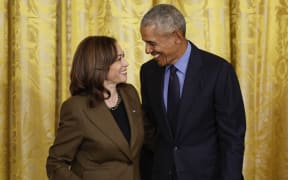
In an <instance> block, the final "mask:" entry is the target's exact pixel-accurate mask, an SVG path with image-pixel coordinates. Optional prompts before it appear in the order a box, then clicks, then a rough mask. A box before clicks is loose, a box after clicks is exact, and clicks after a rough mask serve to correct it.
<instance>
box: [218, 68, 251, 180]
mask: <svg viewBox="0 0 288 180" xmlns="http://www.w3.org/2000/svg"><path fill="white" fill-rule="evenodd" d="M215 108H216V123H217V129H218V137H219V142H220V153H221V179H222V180H241V179H243V176H242V165H243V155H244V140H245V130H246V122H245V110H244V104H243V99H242V94H241V90H240V86H239V82H238V79H237V76H236V73H235V71H234V69H233V67H232V66H231V65H230V64H228V63H224V65H223V66H222V68H221V70H220V71H219V74H218V77H217V84H216V88H215Z"/></svg>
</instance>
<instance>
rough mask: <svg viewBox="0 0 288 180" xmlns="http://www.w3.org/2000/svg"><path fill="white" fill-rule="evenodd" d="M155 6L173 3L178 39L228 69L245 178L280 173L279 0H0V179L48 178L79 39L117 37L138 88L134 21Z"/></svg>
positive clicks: (283, 118) (283, 43)
mask: <svg viewBox="0 0 288 180" xmlns="http://www.w3.org/2000/svg"><path fill="white" fill-rule="evenodd" d="M158 3H170V4H174V5H175V6H177V7H178V8H179V9H180V10H181V11H182V12H183V14H184V15H185V18H186V21H187V38H188V39H190V40H191V41H192V42H194V43H195V44H196V45H197V46H198V47H200V48H203V49H206V50H208V51H211V52H213V53H215V54H218V55H219V56H222V57H224V58H226V59H227V60H228V61H230V62H231V63H232V64H233V65H234V67H235V69H236V71H237V74H238V77H239V80H240V85H241V88H242V92H243V96H244V103H245V107H246V116H247V132H246V147H245V157H244V158H245V159H244V169H243V172H244V175H245V179H246V180H286V179H288V170H287V169H288V164H287V159H288V154H287V153H286V152H287V150H288V141H287V139H288V131H286V130H285V129H286V127H288V28H287V27H288V2H287V0H243V1H242V0H241V1H240V0H219V1H218V0H217V1H215V0H201V1H199V0H194V1H191V0H178V1H177V0H170V1H169V0H161V1H160V0H158V1H157V0H156V1H155V0H103V1H98V0H97V1H94V0H84V1H83V0H63V1H57V0H45V1H42V0H28V1H27V0H25V1H24V0H15V1H8V0H0V25H1V26H0V27H1V28H0V39H1V44H0V77H1V78H0V85H1V88H0V95H1V101H0V146H1V150H0V159H1V161H0V180H2V179H3V180H10V179H11V180H14V179H15V180H16V179H17V180H18V179H19V180H22V179H29V180H38V179H47V177H46V173H45V161H46V158H47V154H48V148H49V146H50V145H51V143H52V142H53V139H54V136H55V128H56V126H57V123H58V120H59V119H58V114H59V107H60V104H61V103H62V102H63V100H64V99H66V98H67V97H68V96H69V91H68V85H69V71H70V67H71V61H72V56H73V53H74V51H75V48H76V46H77V45H78V43H79V42H80V40H82V39H83V38H84V37H85V36H88V35H95V34H97V35H110V36H113V37H115V38H116V39H118V41H119V43H120V45H121V46H122V47H123V49H124V50H125V54H126V56H127V59H128V62H129V72H128V81H129V82H130V83H132V84H134V85H135V86H136V88H137V89H138V90H139V89H140V84H139V68H140V66H141V64H142V63H144V62H146V61H147V60H148V59H149V56H148V55H146V54H145V53H144V43H143V42H142V40H141V36H140V33H139V23H140V20H141V17H142V15H143V14H144V13H145V12H146V11H147V10H148V9H149V8H151V7H152V5H154V4H158Z"/></svg>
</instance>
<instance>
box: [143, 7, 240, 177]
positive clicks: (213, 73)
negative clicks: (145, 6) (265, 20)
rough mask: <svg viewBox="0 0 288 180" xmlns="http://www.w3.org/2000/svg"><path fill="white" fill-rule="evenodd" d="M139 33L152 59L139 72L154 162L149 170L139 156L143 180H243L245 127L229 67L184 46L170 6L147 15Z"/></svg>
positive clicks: (180, 22) (179, 19)
mask: <svg viewBox="0 0 288 180" xmlns="http://www.w3.org/2000/svg"><path fill="white" fill-rule="evenodd" d="M140 31H141V36H142V40H143V41H144V42H145V51H146V53H147V54H151V55H152V56H153V59H152V60H150V61H148V62H146V63H145V64H143V65H142V67H141V72H140V78H141V95H142V103H143V109H144V112H145V114H146V121H145V129H146V143H147V144H149V143H150V144H151V143H152V142H153V144H151V146H150V147H153V148H150V149H151V150H153V157H154V158H153V163H152V162H151V164H150V161H148V159H147V156H146V155H147V154H149V152H148V153H147V151H146V150H145V151H143V152H144V155H143V158H142V175H143V178H144V180H146V179H150V178H147V177H149V176H150V177H151V179H153V180H242V179H243V176H242V165H243V154H244V138H245V129H246V122H245V111H244V105H243V100H242V95H241V91H240V86H239V82H238V79H237V76H236V73H235V71H234V69H233V67H232V65H231V64H229V63H228V62H227V61H225V60H224V59H222V58H221V57H219V56H216V55H214V54H212V53H209V52H206V51H203V50H201V49H199V48H197V47H196V46H195V45H194V44H193V43H192V42H190V41H189V40H187V39H186V38H185V31H186V22H185V19H184V17H183V15H182V14H181V12H179V10H177V9H176V8H175V7H174V6H172V5H168V4H159V5H156V6H154V7H153V8H152V9H150V10H149V11H148V12H147V13H146V14H145V15H144V17H143V19H142V21H141V26H140ZM175 74H176V75H175ZM172 77H173V78H172ZM171 79H172V80H171ZM175 79H176V81H175ZM175 84H176V85H175ZM173 87H174V90H172V89H173ZM175 87H176V88H175ZM175 89H176V90H175ZM174 92H176V95H173V94H175V93H174ZM174 96H175V97H174ZM172 97H173V98H172ZM171 112H172V113H171ZM171 114H173V116H171ZM150 167H152V169H151V170H149V168H150ZM143 172H144V173H143ZM149 172H152V174H149Z"/></svg>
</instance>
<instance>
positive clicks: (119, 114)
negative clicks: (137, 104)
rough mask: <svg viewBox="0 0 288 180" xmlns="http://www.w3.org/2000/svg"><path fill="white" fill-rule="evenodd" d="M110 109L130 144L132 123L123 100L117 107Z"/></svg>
mask: <svg viewBox="0 0 288 180" xmlns="http://www.w3.org/2000/svg"><path fill="white" fill-rule="evenodd" d="M110 111H111V113H112V115H113V116H114V119H115V121H116V122H117V124H118V126H119V128H120V129H121V131H122V133H123V135H124V136H125V138H126V139H127V142H128V144H130V136H131V134H130V125H129V121H128V117H127V113H126V110H125V106H124V103H123V101H121V102H120V104H119V105H118V106H117V107H116V108H115V107H114V108H113V109H110Z"/></svg>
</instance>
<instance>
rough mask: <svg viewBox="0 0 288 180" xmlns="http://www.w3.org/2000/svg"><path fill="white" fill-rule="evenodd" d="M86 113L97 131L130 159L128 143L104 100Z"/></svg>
mask: <svg viewBox="0 0 288 180" xmlns="http://www.w3.org/2000/svg"><path fill="white" fill-rule="evenodd" d="M87 115H88V117H89V119H90V120H91V121H92V122H93V124H95V126H97V129H98V130H99V131H102V133H103V134H105V135H106V136H107V137H108V138H109V139H110V140H111V141H112V142H114V143H115V144H116V145H117V146H118V147H119V149H120V151H122V152H123V153H124V154H125V156H127V158H128V159H132V157H131V151H130V148H129V144H128V142H127V140H126V139H125V137H124V135H123V134H122V132H121V130H120V128H119V127H118V125H117V123H116V122H115V120H114V117H113V115H112V114H111V112H110V111H109V109H108V108H107V107H106V105H105V103H104V102H101V103H100V104H98V105H97V107H96V108H92V109H90V110H88V111H87Z"/></svg>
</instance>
